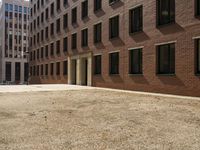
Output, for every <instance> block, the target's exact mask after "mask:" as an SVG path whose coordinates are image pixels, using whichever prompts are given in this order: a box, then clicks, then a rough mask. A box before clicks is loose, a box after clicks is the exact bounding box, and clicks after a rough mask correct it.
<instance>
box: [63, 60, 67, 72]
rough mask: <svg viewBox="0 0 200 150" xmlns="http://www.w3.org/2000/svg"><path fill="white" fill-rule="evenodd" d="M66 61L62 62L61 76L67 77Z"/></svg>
mask: <svg viewBox="0 0 200 150" xmlns="http://www.w3.org/2000/svg"><path fill="white" fill-rule="evenodd" d="M67 68H68V67H67V61H64V62H63V75H67Z"/></svg>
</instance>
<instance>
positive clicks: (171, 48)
mask: <svg viewBox="0 0 200 150" xmlns="http://www.w3.org/2000/svg"><path fill="white" fill-rule="evenodd" d="M157 73H158V74H174V73H175V44H166V45H160V46H158V47H157Z"/></svg>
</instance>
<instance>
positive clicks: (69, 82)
mask: <svg viewBox="0 0 200 150" xmlns="http://www.w3.org/2000/svg"><path fill="white" fill-rule="evenodd" d="M67 62H68V64H67V66H68V67H67V69H68V70H67V71H68V84H72V71H71V70H72V60H71V58H70V57H68V61H67Z"/></svg>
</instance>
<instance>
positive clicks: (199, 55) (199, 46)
mask: <svg viewBox="0 0 200 150" xmlns="http://www.w3.org/2000/svg"><path fill="white" fill-rule="evenodd" d="M196 44H197V45H196V48H197V50H196V52H197V53H196V54H197V59H196V60H197V70H196V73H197V74H200V39H198V40H197V41H196Z"/></svg>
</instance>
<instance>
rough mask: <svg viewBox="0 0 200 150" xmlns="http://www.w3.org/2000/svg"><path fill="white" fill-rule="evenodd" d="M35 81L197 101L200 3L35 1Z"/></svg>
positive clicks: (32, 38) (32, 44) (193, 0)
mask: <svg viewBox="0 0 200 150" xmlns="http://www.w3.org/2000/svg"><path fill="white" fill-rule="evenodd" d="M30 6H31V18H30V19H31V24H30V32H31V33H30V35H31V36H30V48H31V51H30V73H31V79H30V82H31V83H69V84H78V85H89V86H90V85H92V86H97V87H109V88H117V89H125V90H136V91H147V92H161V93H170V94H180V95H191V96H200V76H199V75H200V40H199V39H200V0H191V1H184V2H183V1H182V0H148V1H147V0H137V1H133V0H76V1H75V0H37V1H36V0H31V2H30Z"/></svg>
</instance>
